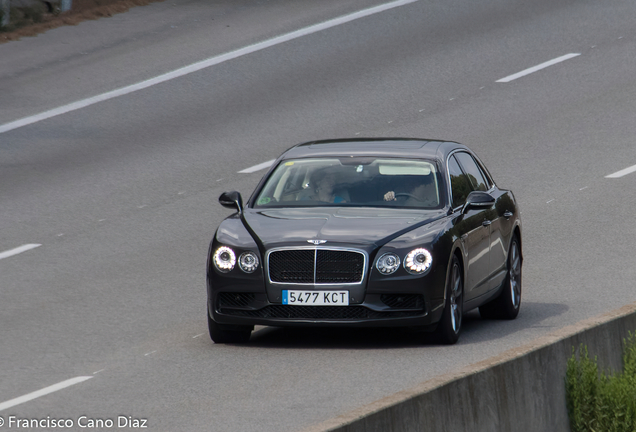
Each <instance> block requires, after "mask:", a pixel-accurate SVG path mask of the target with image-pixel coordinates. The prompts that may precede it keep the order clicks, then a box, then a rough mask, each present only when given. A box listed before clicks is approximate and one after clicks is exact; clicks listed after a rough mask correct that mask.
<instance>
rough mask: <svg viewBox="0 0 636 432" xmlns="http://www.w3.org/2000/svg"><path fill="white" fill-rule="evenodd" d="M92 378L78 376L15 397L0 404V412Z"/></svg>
mask: <svg viewBox="0 0 636 432" xmlns="http://www.w3.org/2000/svg"><path fill="white" fill-rule="evenodd" d="M91 378H93V377H92V376H78V377H75V378H71V379H68V380H66V381H62V382H61V383H57V384H53V385H52V386H48V387H45V388H43V389H42V390H38V391H34V392H32V393H29V394H26V395H24V396H20V397H17V398H15V399H11V400H8V401H6V402H2V403H0V411H3V410H6V409H8V408H11V407H14V406H16V405H20V404H22V403H25V402H28V401H30V400H33V399H37V398H39V397H42V396H45V395H47V394H50V393H53V392H56V391H58V390H62V389H65V388H66V387H70V386H72V385H75V384H79V383H81V382H84V381H86V380H89V379H91Z"/></svg>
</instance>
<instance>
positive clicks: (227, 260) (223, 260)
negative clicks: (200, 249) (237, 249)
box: [214, 246, 236, 273]
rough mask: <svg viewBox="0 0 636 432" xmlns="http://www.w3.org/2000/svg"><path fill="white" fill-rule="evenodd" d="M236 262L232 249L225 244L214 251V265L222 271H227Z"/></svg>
mask: <svg viewBox="0 0 636 432" xmlns="http://www.w3.org/2000/svg"><path fill="white" fill-rule="evenodd" d="M235 264H236V255H235V254H234V251H233V250H232V249H230V248H229V247H227V246H221V247H220V248H218V249H217V250H216V252H214V265H215V266H216V268H217V269H218V270H219V271H220V272H223V273H227V272H229V271H231V270H232V269H233V268H234V265H235Z"/></svg>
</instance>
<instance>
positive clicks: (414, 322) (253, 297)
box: [208, 292, 444, 327]
mask: <svg viewBox="0 0 636 432" xmlns="http://www.w3.org/2000/svg"><path fill="white" fill-rule="evenodd" d="M443 304H444V300H443V299H441V300H437V301H432V300H427V299H426V298H425V296H424V295H422V294H367V295H366V296H365V300H364V301H363V302H362V303H358V304H351V305H349V306H295V305H283V304H280V303H270V302H269V301H268V299H267V295H266V294H265V293H249V292H221V293H218V294H217V295H210V296H209V298H208V313H209V314H210V317H212V319H213V320H214V321H215V322H218V323H220V324H228V325H229V324H231V325H266V326H303V325H308V326H338V327H341V326H343V327H410V326H429V325H432V324H435V323H437V322H438V321H439V320H440V318H441V313H442V310H443Z"/></svg>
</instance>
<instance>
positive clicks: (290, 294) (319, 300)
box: [283, 290, 349, 306]
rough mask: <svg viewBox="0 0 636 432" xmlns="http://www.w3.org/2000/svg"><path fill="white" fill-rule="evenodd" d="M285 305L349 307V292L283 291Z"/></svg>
mask: <svg viewBox="0 0 636 432" xmlns="http://www.w3.org/2000/svg"><path fill="white" fill-rule="evenodd" d="M283 304H286V305H303V306H348V305H349V291H296V290H283Z"/></svg>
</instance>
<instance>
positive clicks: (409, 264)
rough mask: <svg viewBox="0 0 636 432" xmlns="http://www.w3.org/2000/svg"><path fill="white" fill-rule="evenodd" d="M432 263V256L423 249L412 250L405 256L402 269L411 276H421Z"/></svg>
mask: <svg viewBox="0 0 636 432" xmlns="http://www.w3.org/2000/svg"><path fill="white" fill-rule="evenodd" d="M432 263H433V256H432V255H431V253H430V252H429V251H427V250H426V249H424V248H419V249H414V250H412V251H411V252H409V253H408V254H407V255H406V258H405V259H404V268H405V269H406V271H408V272H409V273H411V274H422V273H424V272H425V271H426V270H428V269H429V268H431V264H432Z"/></svg>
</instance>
